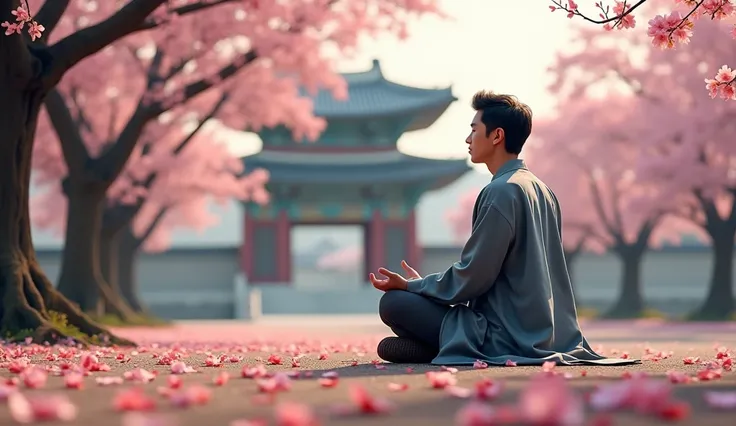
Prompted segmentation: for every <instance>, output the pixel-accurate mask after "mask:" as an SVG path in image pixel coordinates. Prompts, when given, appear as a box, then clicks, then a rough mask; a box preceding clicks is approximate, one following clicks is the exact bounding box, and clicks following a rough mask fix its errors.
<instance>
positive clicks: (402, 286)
mask: <svg viewBox="0 0 736 426" xmlns="http://www.w3.org/2000/svg"><path fill="white" fill-rule="evenodd" d="M401 267H402V268H403V269H404V271H406V274H407V277H408V278H404V277H402V276H401V275H400V274H397V273H396V272H393V271H389V270H388V269H386V268H378V273H379V274H381V275H383V276H384V277H386V278H384V279H380V278H378V277H376V275H375V274H374V273H372V272H371V273H370V274H369V275H368V278H369V279H370V280H371V284H373V287H375V288H377V289H378V290H381V291H388V290H406V287H407V280H412V279H416V278H422V276H421V275H419V273H418V272H417V271H416V270H415V269H414V268H412V267H411V266H409V264H408V263H406V261H405V260H402V261H401Z"/></svg>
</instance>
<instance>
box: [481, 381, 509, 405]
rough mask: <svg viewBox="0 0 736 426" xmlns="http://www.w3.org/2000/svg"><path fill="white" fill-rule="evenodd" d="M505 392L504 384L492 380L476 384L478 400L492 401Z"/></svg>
mask: <svg viewBox="0 0 736 426" xmlns="http://www.w3.org/2000/svg"><path fill="white" fill-rule="evenodd" d="M502 391H503V382H501V381H498V380H492V379H483V380H480V381H479V382H477V383H476V384H475V396H476V398H478V399H482V400H486V401H491V400H494V399H496V398H497V397H498V396H499V395H501V392H502Z"/></svg>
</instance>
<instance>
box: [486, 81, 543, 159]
mask: <svg viewBox="0 0 736 426" xmlns="http://www.w3.org/2000/svg"><path fill="white" fill-rule="evenodd" d="M472 105H473V109H474V110H476V111H483V113H482V114H481V119H480V121H481V122H483V124H484V125H485V126H486V137H487V136H489V135H490V134H491V132H492V131H493V130H495V129H498V128H499V127H500V128H502V129H503V131H504V134H505V135H506V146H505V148H506V151H507V152H509V153H510V154H517V155H518V154H519V153H521V148H523V147H524V143H525V142H526V140H527V139H528V138H529V135H531V133H532V109H531V108H529V105H527V104H525V103H523V102H521V101H519V99H518V98H517V97H516V96H514V95H501V94H495V93H493V92H491V91H488V90H481V91H479V92H477V93H476V94H475V95H473V102H472Z"/></svg>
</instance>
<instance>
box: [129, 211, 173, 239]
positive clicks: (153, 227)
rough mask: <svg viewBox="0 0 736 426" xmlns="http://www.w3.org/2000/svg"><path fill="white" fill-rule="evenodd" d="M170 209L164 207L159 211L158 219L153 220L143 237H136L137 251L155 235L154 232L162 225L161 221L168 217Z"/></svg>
mask: <svg viewBox="0 0 736 426" xmlns="http://www.w3.org/2000/svg"><path fill="white" fill-rule="evenodd" d="M168 211H169V208H168V207H162V208H161V210H159V211H158V213H157V214H156V217H154V218H153V220H152V221H151V223H150V224H148V227H147V228H146V231H145V232H143V235H141V236H140V237H136V239H135V240H136V244H135V248H136V249H137V248H138V247H140V246H141V245H143V243H144V242H146V240H147V239H148V238H149V237H150V236H151V234H153V231H155V230H156V227H157V226H158V225H160V224H161V221H162V220H163V219H164V217H165V216H166V213H168Z"/></svg>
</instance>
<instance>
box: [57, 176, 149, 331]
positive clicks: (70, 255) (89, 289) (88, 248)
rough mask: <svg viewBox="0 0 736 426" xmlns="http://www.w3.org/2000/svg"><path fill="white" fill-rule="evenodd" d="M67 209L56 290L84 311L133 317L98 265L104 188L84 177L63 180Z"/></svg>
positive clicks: (128, 318)
mask: <svg viewBox="0 0 736 426" xmlns="http://www.w3.org/2000/svg"><path fill="white" fill-rule="evenodd" d="M65 192H66V195H67V200H68V202H69V203H68V205H69V210H68V212H67V225H66V238H65V243H64V251H63V255H62V263H61V274H60V277H59V287H58V288H59V291H60V292H61V293H62V294H64V295H65V296H66V297H67V298H69V300H71V301H72V302H75V303H77V304H78V305H79V307H80V308H81V309H82V310H83V311H84V312H87V313H90V314H93V315H97V316H102V315H103V314H105V313H106V314H111V315H116V316H118V317H119V318H120V319H121V320H123V321H134V320H135V319H136V315H135V312H133V310H132V309H131V308H130V307H129V306H127V304H126V303H125V301H124V300H123V299H122V298H121V297H120V296H119V295H118V294H116V293H115V292H114V291H113V290H112V288H110V286H109V284H108V283H107V282H105V280H104V278H103V275H102V271H101V268H100V235H101V228H102V208H103V203H104V202H105V191H104V190H100V189H98V188H96V187H95V186H94V185H93V184H89V183H87V182H84V181H81V182H80V181H75V180H73V179H67V180H66V182H65Z"/></svg>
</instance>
